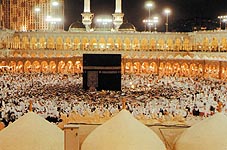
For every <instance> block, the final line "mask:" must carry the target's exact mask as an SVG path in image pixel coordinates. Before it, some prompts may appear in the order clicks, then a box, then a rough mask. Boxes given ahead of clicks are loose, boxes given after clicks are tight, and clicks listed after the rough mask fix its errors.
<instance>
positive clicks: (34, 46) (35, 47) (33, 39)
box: [30, 37, 37, 49]
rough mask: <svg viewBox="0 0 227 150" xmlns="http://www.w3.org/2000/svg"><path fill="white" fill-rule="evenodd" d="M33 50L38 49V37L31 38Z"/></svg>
mask: <svg viewBox="0 0 227 150" xmlns="http://www.w3.org/2000/svg"><path fill="white" fill-rule="evenodd" d="M30 43H31V49H37V39H36V37H32V38H31V42H30Z"/></svg>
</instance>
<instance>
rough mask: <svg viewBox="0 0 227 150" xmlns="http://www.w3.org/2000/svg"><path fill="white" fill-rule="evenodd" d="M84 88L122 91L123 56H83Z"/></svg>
mask: <svg viewBox="0 0 227 150" xmlns="http://www.w3.org/2000/svg"><path fill="white" fill-rule="evenodd" d="M83 88H84V89H85V90H98V91H101V90H111V91H121V54H83Z"/></svg>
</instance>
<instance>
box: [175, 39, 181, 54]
mask: <svg viewBox="0 0 227 150" xmlns="http://www.w3.org/2000/svg"><path fill="white" fill-rule="evenodd" d="M175 50H176V51H180V50H181V40H180V39H179V38H177V39H176V40H175Z"/></svg>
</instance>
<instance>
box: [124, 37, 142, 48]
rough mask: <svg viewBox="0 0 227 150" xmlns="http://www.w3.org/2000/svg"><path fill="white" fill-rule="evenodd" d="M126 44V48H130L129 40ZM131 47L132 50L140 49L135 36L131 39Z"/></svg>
mask: <svg viewBox="0 0 227 150" xmlns="http://www.w3.org/2000/svg"><path fill="white" fill-rule="evenodd" d="M127 45H128V46H129V47H127V46H126V48H127V50H130V49H131V46H130V45H131V43H130V40H129V41H127ZM132 49H134V50H139V49H140V44H139V40H138V39H137V38H134V39H133V42H132Z"/></svg>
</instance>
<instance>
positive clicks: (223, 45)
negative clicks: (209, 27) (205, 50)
mask: <svg viewBox="0 0 227 150" xmlns="http://www.w3.org/2000/svg"><path fill="white" fill-rule="evenodd" d="M220 51H222V52H226V51H227V41H226V38H224V37H223V38H222V39H221V45H220Z"/></svg>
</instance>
